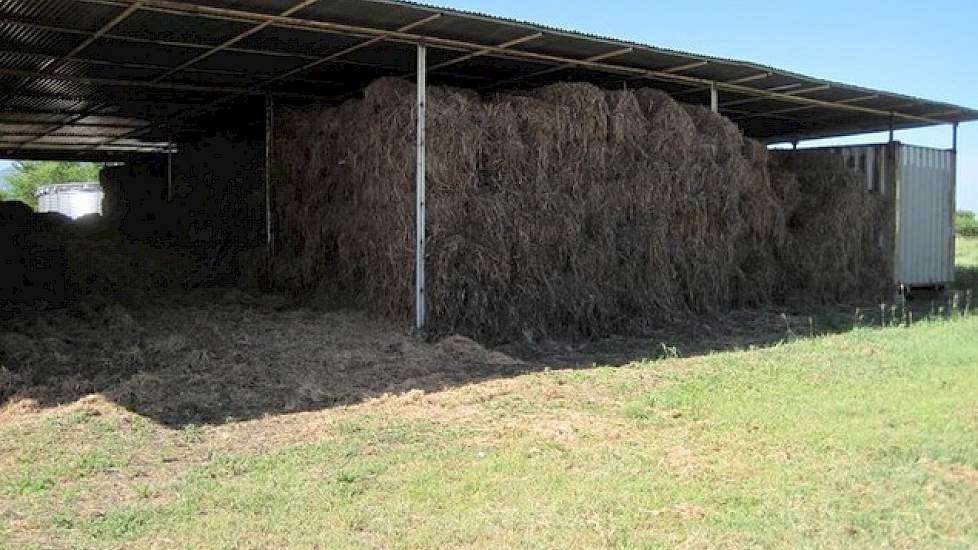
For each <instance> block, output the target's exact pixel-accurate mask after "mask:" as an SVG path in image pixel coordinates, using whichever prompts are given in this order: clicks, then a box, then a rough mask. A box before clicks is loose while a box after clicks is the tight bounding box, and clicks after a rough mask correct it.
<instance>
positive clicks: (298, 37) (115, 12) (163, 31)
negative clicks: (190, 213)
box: [0, 0, 978, 159]
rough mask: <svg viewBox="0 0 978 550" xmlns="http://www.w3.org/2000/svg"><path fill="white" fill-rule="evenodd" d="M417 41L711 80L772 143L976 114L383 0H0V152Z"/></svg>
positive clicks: (369, 63) (161, 114) (483, 77)
mask: <svg viewBox="0 0 978 550" xmlns="http://www.w3.org/2000/svg"><path fill="white" fill-rule="evenodd" d="M419 41H424V42H425V43H426V44H427V45H428V47H429V67H430V76H429V81H430V82H432V83H433V84H446V85H453V86H462V87H466V88H473V89H477V90H481V91H484V92H493V91H498V90H505V89H509V88H525V87H536V86H541V85H545V84H549V83H553V82H557V81H584V82H591V83H594V84H597V85H600V86H604V87H616V88H620V87H623V86H628V87H632V88H638V87H646V86H650V87H656V88H660V89H662V90H665V91H667V92H669V93H671V94H672V95H673V96H675V97H676V98H677V99H679V100H681V101H685V102H689V103H701V104H708V103H709V102H710V91H709V90H710V86H711V84H712V85H715V86H716V87H717V88H718V90H719V105H720V111H721V113H722V114H724V115H725V116H727V117H729V118H731V119H732V120H734V121H735V122H736V123H737V124H738V125H739V126H740V127H741V128H742V129H743V131H744V133H745V134H746V135H748V136H751V137H754V138H757V139H761V140H764V141H768V142H773V141H786V140H795V139H806V138H813V137H828V136H840V135H848V134H855V133H863V132H871V131H880V130H886V129H888V128H890V127H891V125H892V127H893V128H895V129H903V128H912V127H920V126H927V125H933V124H944V123H953V122H964V121H969V120H976V119H978V112H976V111H974V110H970V109H965V108H962V107H957V106H954V105H949V104H946V103H940V102H933V101H926V100H923V99H918V98H913V97H907V96H903V95H898V94H892V93H887V92H882V91H877V90H869V89H866V88H860V87H856V86H849V85H844V84H839V83H834V82H828V81H824V80H820V79H816V78H811V77H806V76H802V75H798V74H794V73H790V72H787V71H782V70H779V69H774V68H771V67H765V66H761V65H757V64H753V63H746V62H741V61H733V60H727V59H718V58H713V57H706V56H700V55H694V54H688V53H683V52H676V51H670V50H664V49H659V48H653V47H650V46H645V45H640V44H632V43H626V42H621V41H616V40H610V39H605V38H600V37H593V36H587V35H582V34H577V33H572V32H568V31H562V30H558V29H552V28H546V27H541V26H539V25H532V24H527V23H522V22H517V21H509V20H504V19H498V18H492V17H488V16H484V15H479V14H471V13H464V12H459V11H453V10H447V9H442V8H434V7H429V6H423V5H419V4H412V3H407V2H401V1H394V0H196V1H185V0H179V1H173V0H0V156H3V157H7V158H72V157H76V158H86V159H107V158H112V157H115V156H120V155H122V156H125V155H130V154H136V153H158V152H161V151H164V150H166V149H167V147H168V141H169V139H170V136H172V135H174V133H178V134H179V133H182V132H188V131H194V130H195V127H199V126H200V125H201V123H202V120H203V118H205V117H206V116H208V115H211V114H213V113H215V112H220V111H221V110H222V109H228V108H231V107H233V106H234V105H241V102H242V100H245V102H244V104H248V103H247V101H246V100H247V99H248V98H252V99H257V98H258V97H260V96H263V95H265V94H267V93H269V92H270V93H272V94H273V95H275V96H277V97H279V98H282V99H285V100H297V101H310V100H313V101H323V100H325V101H331V102H338V101H342V100H343V99H346V98H349V97H353V96H355V95H356V94H357V93H358V92H360V91H361V90H362V89H363V88H364V87H365V86H366V85H367V84H369V83H370V82H371V81H373V80H374V79H376V78H378V77H381V76H404V77H411V76H412V75H413V72H414V66H415V45H416V44H417V43H418V42H419ZM253 103H254V104H256V105H260V104H259V103H258V102H257V101H254V102H253ZM260 116H261V115H260V114H259V115H258V117H260Z"/></svg>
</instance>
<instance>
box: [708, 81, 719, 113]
mask: <svg viewBox="0 0 978 550" xmlns="http://www.w3.org/2000/svg"><path fill="white" fill-rule="evenodd" d="M710 110H711V111H713V112H714V113H719V112H720V93H719V91H718V90H717V84H716V82H711V83H710Z"/></svg>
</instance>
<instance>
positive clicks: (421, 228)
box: [415, 43, 428, 331]
mask: <svg viewBox="0 0 978 550" xmlns="http://www.w3.org/2000/svg"><path fill="white" fill-rule="evenodd" d="M417 69H418V76H417V78H418V92H417V96H418V97H417V99H418V117H417V118H418V131H417V143H416V145H415V154H416V156H417V167H416V172H415V197H416V199H415V202H416V203H417V217H416V224H417V243H416V250H415V254H416V258H415V259H416V265H415V314H416V319H415V328H416V329H417V330H418V331H421V330H424V328H425V325H426V321H427V319H426V313H427V307H426V305H425V273H424V267H425V240H426V231H425V226H426V222H427V219H426V218H427V215H426V212H425V207H426V205H425V195H426V190H425V184H426V180H425V176H426V166H425V148H426V145H427V140H426V136H425V129H426V124H425V123H426V110H427V103H428V98H427V86H428V82H427V81H428V48H427V47H426V46H425V45H424V44H420V43H419V44H418V67H417Z"/></svg>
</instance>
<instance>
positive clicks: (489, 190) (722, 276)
mask: <svg viewBox="0 0 978 550" xmlns="http://www.w3.org/2000/svg"><path fill="white" fill-rule="evenodd" d="M976 119H978V111H974V110H970V109H967V108H964V107H958V106H954V105H948V104H944V103H939V102H934V101H928V100H924V99H919V98H914V97H907V96H903V95H899V94H894V93H889V92H884V91H878V90H869V89H865V88H861V87H858V86H853V85H848V84H842V83H837V82H829V81H825V80H821V79H817V78H812V77H808V76H803V75H799V74H795V73H791V72H788V71H784V70H780V69H775V68H772V67H766V66H761V65H758V64H754V63H749V62H743V61H736V60H730V59H720V58H714V57H707V56H702V55H695V54H690V53H685V52H678V51H671V50H666V49H662V48H657V47H652V46H647V45H643V44H633V43H626V42H622V41H619V40H613V39H608V38H601V37H596V36H588V35H583V34H578V33H573V32H569V31H564V30H560V29H554V28H549V27H544V26H540V25H536V24H530V23H524V22H519V21H510V20H504V19H499V18H494V17H490V16H486V15H481V14H475V13H464V12H459V11H453V10H448V9H442V8H435V7H429V6H425V5H420V4H414V3H410V2H403V1H394V0H333V1H322V0H274V1H269V0H207V1H203V0H201V1H189V0H0V158H6V159H57V160H86V161H98V162H107V163H110V164H109V165H108V166H107V167H106V168H105V169H104V170H103V171H102V174H101V184H102V190H103V193H104V201H103V205H102V214H101V215H95V216H89V217H86V218H83V219H81V220H79V221H77V222H70V223H69V222H68V221H67V220H65V219H63V218H62V217H59V216H57V215H53V214H52V215H41V214H34V213H32V212H30V211H27V210H26V209H24V208H22V207H20V206H18V205H14V204H6V203H5V204H4V205H3V206H2V209H0V231H2V232H3V233H4V236H3V244H2V246H3V247H4V250H3V267H2V269H3V275H2V282H0V284H2V288H0V300H2V302H3V309H4V310H5V311H6V312H17V311H24V310H30V309H38V308H49V307H62V306H64V305H66V304H68V303H71V302H72V301H73V300H77V299H78V298H79V297H82V296H93V295H97V296H103V297H106V296H110V297H116V296H122V295H126V296H139V295H141V294H161V293H166V292H172V291H181V290H188V289H194V288H200V287H207V286H240V287H245V288H256V289H257V288H260V289H263V290H271V291H276V292H283V293H288V294H289V295H290V296H293V297H294V298H295V299H296V300H303V299H309V298H311V297H317V298H316V299H320V298H323V297H324V298H325V299H327V300H329V303H331V304H341V305H344V306H352V307H355V308H357V309H362V310H365V311H368V312H370V313H371V314H372V315H375V316H379V317H384V318H387V319H391V320H393V321H396V322H398V323H401V324H402V325H404V326H409V325H410V326H413V327H415V328H417V329H419V330H424V331H427V332H429V333H433V334H463V335H467V336H470V337H473V338H477V339H480V340H482V341H490V342H495V341H503V340H507V339H513V338H521V337H524V336H529V337H536V336H548V335H556V336H567V337H588V338H590V337H602V336H607V335H611V334H628V333H632V334H641V333H642V331H643V330H646V329H648V328H650V327H654V326H656V325H659V324H663V323H669V322H671V321H672V320H674V319H677V318H681V317H682V316H684V315H688V314H699V313H709V312H715V311H727V310H731V309H737V308H753V307H765V306H769V305H790V304H796V303H835V302H840V301H847V300H853V301H859V300H862V301H868V302H870V303H877V304H878V303H880V301H881V300H884V301H885V300H887V299H889V298H891V297H892V295H893V293H894V292H896V290H897V288H898V286H899V285H905V286H914V285H928V286H940V285H943V284H947V283H949V282H950V279H949V277H953V273H951V274H949V273H947V272H946V270H945V271H942V266H944V265H946V262H947V261H950V260H949V258H952V257H953V239H952V237H951V233H950V224H951V221H952V218H953V212H954V202H953V201H954V199H953V196H954V192H953V191H954V183H955V182H954V165H955V154H956V152H955V151H953V150H952V151H946V152H945V151H934V150H924V149H922V148H911V147H908V146H904V145H901V144H897V143H890V144H883V145H879V146H872V147H867V148H847V149H842V150H835V149H828V150H816V151H804V152H803V151H801V150H799V151H792V150H778V151H774V150H771V149H769V146H770V145H773V144H784V143H789V144H790V143H794V144H796V145H797V143H798V142H799V141H804V140H809V139H814V138H823V137H834V136H846V135H853V134H861V133H867V132H877V131H886V130H889V131H890V132H891V135H892V132H893V131H895V130H900V129H907V128H916V127H922V126H931V125H948V127H949V132H951V131H953V132H955V133H956V129H957V125H958V124H959V123H961V122H966V121H971V120H976ZM952 128H953V130H952ZM948 201H950V202H948ZM948 247H950V248H948ZM935 249H937V250H942V251H943V254H942V255H938V256H933V254H931V255H930V256H927V257H926V258H925V257H924V256H923V255H922V253H921V252H920V251H921V250H924V251H932V250H935ZM948 253H949V255H947V254H948ZM927 262H930V264H928V265H931V264H933V265H932V266H931V267H932V268H931V267H928V266H925V265H923V264H924V263H927ZM915 268H919V269H916V270H915Z"/></svg>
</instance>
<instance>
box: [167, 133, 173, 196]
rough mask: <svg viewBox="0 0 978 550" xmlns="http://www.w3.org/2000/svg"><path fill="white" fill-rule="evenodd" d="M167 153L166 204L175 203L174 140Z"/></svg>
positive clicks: (171, 141)
mask: <svg viewBox="0 0 978 550" xmlns="http://www.w3.org/2000/svg"><path fill="white" fill-rule="evenodd" d="M169 142H170V146H169V147H168V148H167V151H166V202H173V138H172V137H171V138H170V139H169Z"/></svg>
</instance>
